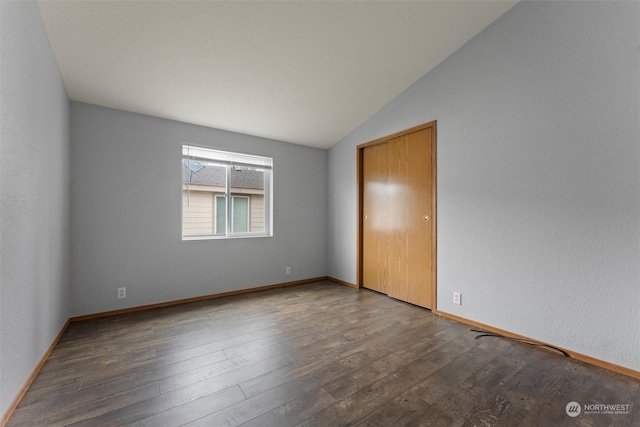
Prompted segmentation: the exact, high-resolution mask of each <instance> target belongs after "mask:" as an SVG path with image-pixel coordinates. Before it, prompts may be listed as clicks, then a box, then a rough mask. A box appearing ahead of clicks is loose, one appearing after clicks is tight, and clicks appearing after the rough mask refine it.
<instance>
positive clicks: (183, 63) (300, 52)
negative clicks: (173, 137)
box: [39, 0, 515, 148]
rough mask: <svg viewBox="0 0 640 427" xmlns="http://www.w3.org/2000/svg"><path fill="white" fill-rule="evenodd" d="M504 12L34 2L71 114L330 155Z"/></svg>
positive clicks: (359, 4)
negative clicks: (116, 112)
mask: <svg viewBox="0 0 640 427" xmlns="http://www.w3.org/2000/svg"><path fill="white" fill-rule="evenodd" d="M514 4H515V1H406V2H405V1H388V2H387V1H349V2H346V1H344V2H343V1H321V2H315V1H285V2H271V1H258V2H253V1H228V2H222V1H111V0H109V1H96V0H80V1H48V0H41V1H39V7H40V11H41V14H42V18H43V20H44V24H45V28H46V30H47V32H48V35H49V39H50V41H51V45H52V46H53V50H54V52H55V54H56V57H57V60H58V63H59V66H60V70H61V72H62V76H63V78H64V82H65V85H66V88H67V91H68V94H69V97H70V98H71V99H72V100H74V101H81V102H86V103H90V104H96V105H101V106H105V107H111V108H117V109H120V110H125V111H132V112H137V113H142V114H148V115H152V116H157V117H163V118H168V119H173V120H179V121H182V122H186V123H193V124H198V125H203V126H208V127H214V128H219V129H225V130H231V131H236V132H241V133H246V134H250V135H257V136H262V137H267V138H273V139H277V140H282V141H287V142H292V143H297V144H304V145H309V146H315V147H323V148H328V147H331V146H332V145H333V144H335V143H336V142H337V141H339V140H340V139H341V138H342V137H344V136H345V135H346V134H348V133H349V132H350V131H351V130H353V129H354V128H355V127H357V126H358V125H359V124H360V123H362V122H363V121H364V120H366V119H367V118H369V117H370V116H371V115H372V114H373V113H375V112H376V111H377V110H379V109H380V108H381V107H383V106H384V105H385V104H386V103H387V102H389V101H390V100H391V99H393V98H394V97H395V96H396V95H398V94H399V93H401V92H402V91H403V90H404V89H406V88H407V87H409V86H410V85H411V84H412V83H414V82H415V81H416V80H418V79H419V78H420V77H421V76H423V75H424V74H426V73H427V72H428V71H429V70H431V69H432V68H433V67H435V66H436V65H437V64H439V63H440V62H441V61H442V60H444V59H445V58H446V57H447V56H449V55H450V54H451V53H453V52H454V51H455V50H457V49H458V48H459V47H460V46H462V45H463V44H464V43H465V42H466V41H468V40H469V39H471V38H472V37H474V36H475V35H476V34H477V33H478V32H480V31H481V30H482V29H483V28H485V27H486V26H487V25H489V24H490V23H491V22H493V21H494V20H495V19H497V18H498V17H499V16H500V15H502V14H503V13H504V12H506V11H507V10H508V9H509V8H510V7H512V6H513V5H514Z"/></svg>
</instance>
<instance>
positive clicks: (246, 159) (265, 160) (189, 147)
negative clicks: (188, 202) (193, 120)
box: [180, 143, 273, 240]
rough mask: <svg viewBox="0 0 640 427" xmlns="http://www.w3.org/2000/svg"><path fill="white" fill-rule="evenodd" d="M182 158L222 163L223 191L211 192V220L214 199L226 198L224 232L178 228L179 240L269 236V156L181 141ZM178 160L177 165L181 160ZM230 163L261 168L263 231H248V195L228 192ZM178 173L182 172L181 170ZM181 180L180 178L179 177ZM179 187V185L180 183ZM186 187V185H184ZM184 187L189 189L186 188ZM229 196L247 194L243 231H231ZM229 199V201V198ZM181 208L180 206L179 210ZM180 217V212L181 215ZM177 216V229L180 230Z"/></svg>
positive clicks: (271, 163) (271, 227)
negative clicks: (186, 231)
mask: <svg viewBox="0 0 640 427" xmlns="http://www.w3.org/2000/svg"><path fill="white" fill-rule="evenodd" d="M181 160H182V161H184V160H195V161H199V162H205V163H209V164H212V165H216V166H224V167H226V191H225V194H224V195H215V196H214V200H213V201H214V208H213V209H214V210H213V215H214V221H215V215H216V212H215V209H216V206H217V204H216V203H215V200H216V198H217V197H220V196H222V197H224V198H225V200H226V203H225V207H226V211H227V212H226V234H225V235H220V234H215V227H214V230H213V231H214V234H206V235H187V236H185V235H184V234H183V233H182V231H181V234H182V240H209V239H230V238H247V237H270V236H273V220H272V218H273V203H272V200H273V196H272V195H273V159H272V158H270V157H263V156H255V155H252V154H242V153H234V152H230V151H223V150H217V149H213V148H208V147H202V146H197V145H193V144H187V143H182V159H181ZM182 161H181V162H180V163H181V165H182V164H183V162H182ZM233 166H244V167H252V168H258V169H261V170H263V172H264V181H263V183H264V197H263V198H264V231H260V232H251V231H250V230H251V209H250V207H251V198H250V197H248V196H245V195H243V194H231V168H232V167H233ZM181 176H182V174H181ZM181 182H182V178H181ZM181 187H182V185H181ZM187 187H188V185H187ZM187 191H189V189H188V188H187ZM233 197H247V198H248V199H249V201H248V207H249V211H248V224H247V229H248V230H249V231H247V232H239V233H234V232H233V226H232V222H233V200H232V198H233ZM230 200H231V203H229V201H230ZM183 211H184V210H183ZM181 217H182V215H181ZM182 221H183V219H182V218H181V224H180V227H181V230H182Z"/></svg>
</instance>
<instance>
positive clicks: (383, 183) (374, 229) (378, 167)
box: [362, 144, 388, 293]
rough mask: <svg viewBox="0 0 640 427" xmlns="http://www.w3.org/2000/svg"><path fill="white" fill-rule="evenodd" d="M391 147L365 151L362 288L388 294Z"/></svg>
mask: <svg viewBox="0 0 640 427" xmlns="http://www.w3.org/2000/svg"><path fill="white" fill-rule="evenodd" d="M387 151H388V150H387V144H378V145H373V146H370V147H366V148H364V150H363V181H364V187H363V190H364V194H363V196H364V198H363V221H362V226H363V233H362V263H363V265H362V285H363V286H364V287H365V288H368V289H372V290H374V291H378V292H382V293H387V282H388V272H387V262H386V247H387V228H388V225H387V222H388V212H387V209H388V203H387V198H388V184H387V181H388V168H387Z"/></svg>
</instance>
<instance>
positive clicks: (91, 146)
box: [71, 102, 327, 315]
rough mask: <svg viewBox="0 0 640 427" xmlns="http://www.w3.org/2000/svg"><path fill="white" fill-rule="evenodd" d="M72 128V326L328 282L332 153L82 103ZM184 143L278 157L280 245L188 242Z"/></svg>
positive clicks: (270, 240) (271, 240) (276, 238)
mask: <svg viewBox="0 0 640 427" xmlns="http://www.w3.org/2000/svg"><path fill="white" fill-rule="evenodd" d="M71 123H72V125H71V144H72V161H71V177H72V185H71V193H72V209H71V220H72V224H73V228H72V232H71V240H72V260H73V261H72V267H73V268H72V271H73V273H72V310H71V314H72V315H81V314H86V313H96V312H102V311H107V310H115V309H119V308H124V307H131V306H139V305H144V304H152V303H157V302H163V301H171V300H177V299H182V298H190V297H196V296H201V295H208V294H216V293H221V292H227V291H233V290H238V289H245V288H251V287H256V286H263V285H270V284H274V283H282V282H288V281H294V280H300V279H307V278H313V277H319V276H324V275H326V270H327V264H326V237H325V236H326V231H327V227H326V206H327V191H326V181H327V151H326V150H320V149H314V148H309V147H304V146H299V145H292V144H287V143H283V142H278V141H272V140H266V139H262V138H257V137H252V136H247V135H241V134H237V133H232V132H225V131H221V130H216V129H210V128H205V127H200V126H195V125H189V124H185V123H179V122H174V121H170V120H164V119H158V118H154V117H149V116H144V115H139V114H133V113H127V112H123V111H117V110H112V109H107V108H101V107H96V106H92V105H87V104H82V103H76V102H72V103H71ZM182 142H186V143H191V144H195V145H202V146H209V147H213V148H219V149H224V150H230V151H237V152H242V153H248V154H256V155H263V156H269V157H272V158H273V162H274V172H273V181H274V184H273V187H274V190H273V193H274V195H273V196H274V213H273V214H274V220H273V222H274V225H273V229H274V235H273V237H262V238H250V239H227V240H200V241H182V240H181V201H182V199H181V173H182V168H181V143H182ZM287 266H290V267H291V270H292V272H291V275H285V274H284V273H285V267H287ZM123 286H124V287H127V298H126V299H121V300H118V299H117V298H116V289H117V288H118V287H123Z"/></svg>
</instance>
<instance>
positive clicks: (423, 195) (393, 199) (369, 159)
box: [358, 122, 435, 308]
mask: <svg viewBox="0 0 640 427" xmlns="http://www.w3.org/2000/svg"><path fill="white" fill-rule="evenodd" d="M358 149H359V150H360V156H359V159H360V164H359V167H360V197H361V199H360V209H361V219H360V224H361V227H360V231H361V232H360V246H359V247H360V266H361V271H360V278H361V283H359V285H361V286H364V287H366V288H369V289H372V290H375V291H378V292H382V293H385V294H388V295H389V296H391V297H393V298H397V299H399V300H402V301H407V302H410V303H412V304H416V305H419V306H422V307H426V308H433V306H434V295H435V122H432V123H428V124H426V125H423V126H420V127H417V128H413V129H410V130H408V131H405V132H400V133H398V134H395V135H392V136H390V137H388V138H383V139H380V140H376V141H372V142H371V143H368V144H364V145H362V146H360V147H359V148H358Z"/></svg>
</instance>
